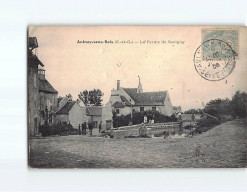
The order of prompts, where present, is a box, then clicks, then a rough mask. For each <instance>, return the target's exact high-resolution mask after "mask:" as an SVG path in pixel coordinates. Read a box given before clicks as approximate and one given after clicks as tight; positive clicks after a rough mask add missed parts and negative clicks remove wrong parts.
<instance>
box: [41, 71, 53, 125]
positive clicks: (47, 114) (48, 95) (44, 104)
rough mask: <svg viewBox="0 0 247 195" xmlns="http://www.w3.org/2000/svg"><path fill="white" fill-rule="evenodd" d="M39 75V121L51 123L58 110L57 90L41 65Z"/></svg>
mask: <svg viewBox="0 0 247 195" xmlns="http://www.w3.org/2000/svg"><path fill="white" fill-rule="evenodd" d="M38 76H39V101H40V106H39V113H40V119H39V122H40V124H41V125H43V124H44V123H45V122H46V121H47V122H48V123H49V124H52V123H53V122H54V114H55V112H56V110H57V94H58V92H57V90H55V89H54V88H53V86H52V85H51V84H50V83H49V81H48V80H47V79H46V78H45V69H44V68H43V67H40V68H39V69H38Z"/></svg>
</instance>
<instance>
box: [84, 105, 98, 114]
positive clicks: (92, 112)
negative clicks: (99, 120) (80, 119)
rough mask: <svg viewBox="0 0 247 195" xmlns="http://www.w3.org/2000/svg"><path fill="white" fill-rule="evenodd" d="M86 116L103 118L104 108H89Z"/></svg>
mask: <svg viewBox="0 0 247 195" xmlns="http://www.w3.org/2000/svg"><path fill="white" fill-rule="evenodd" d="M86 114H87V115H88V116H101V115H102V107H96V106H92V107H87V108H86Z"/></svg>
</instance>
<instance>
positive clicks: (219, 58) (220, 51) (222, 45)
mask: <svg viewBox="0 0 247 195" xmlns="http://www.w3.org/2000/svg"><path fill="white" fill-rule="evenodd" d="M235 55H236V52H235V51H234V50H233V49H232V47H231V45H230V44H229V43H227V42H225V41H222V40H219V39H210V40H207V41H205V42H203V43H202V45H200V46H199V47H198V48H197V50H196V52H195V54H194V66H195V69H196V71H197V72H198V74H199V75H200V76H201V77H202V78H204V79H206V80H209V81H219V80H222V79H224V78H226V77H227V76H229V75H230V74H231V73H232V71H233V69H234V68H235V64H236V62H235Z"/></svg>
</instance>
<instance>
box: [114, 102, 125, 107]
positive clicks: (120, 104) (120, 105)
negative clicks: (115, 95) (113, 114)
mask: <svg viewBox="0 0 247 195" xmlns="http://www.w3.org/2000/svg"><path fill="white" fill-rule="evenodd" d="M112 107H114V108H124V104H123V102H115V103H114V104H112Z"/></svg>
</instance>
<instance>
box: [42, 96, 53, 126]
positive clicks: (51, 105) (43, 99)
mask: <svg viewBox="0 0 247 195" xmlns="http://www.w3.org/2000/svg"><path fill="white" fill-rule="evenodd" d="M39 97H40V107H39V112H40V113H41V112H42V111H45V109H46V107H47V109H48V113H50V114H53V113H55V111H56V110H57V94H55V93H46V92H39ZM47 100H48V102H50V103H49V104H47ZM39 121H40V124H44V123H45V119H44V118H42V117H41V116H40V119H39ZM53 122H54V117H53Z"/></svg>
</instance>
